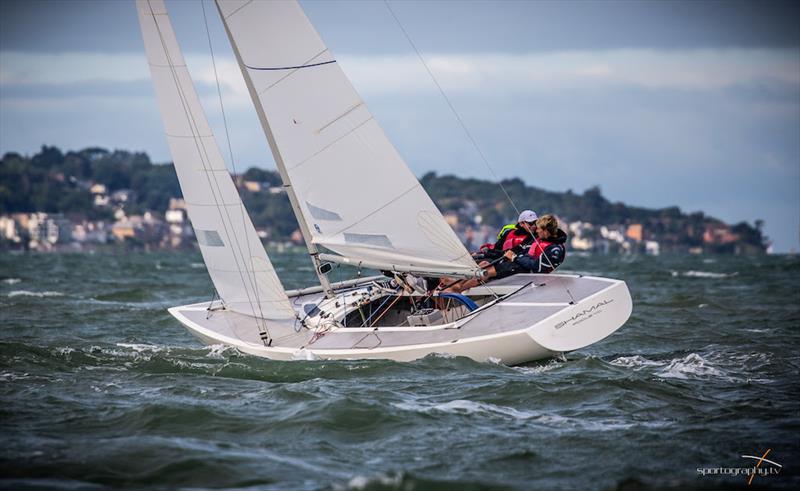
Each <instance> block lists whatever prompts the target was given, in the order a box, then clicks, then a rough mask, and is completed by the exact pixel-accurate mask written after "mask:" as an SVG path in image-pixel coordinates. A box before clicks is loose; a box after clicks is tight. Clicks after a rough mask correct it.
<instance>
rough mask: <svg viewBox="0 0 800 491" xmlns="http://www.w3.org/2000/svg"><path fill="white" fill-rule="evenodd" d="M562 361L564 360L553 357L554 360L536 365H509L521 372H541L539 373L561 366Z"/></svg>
mask: <svg viewBox="0 0 800 491" xmlns="http://www.w3.org/2000/svg"><path fill="white" fill-rule="evenodd" d="M561 363H562V362H561V361H560V360H555V359H553V360H550V361H548V362H547V363H543V364H538V365H534V366H529V367H525V366H514V367H509V368H511V369H512V370H515V371H517V372H521V373H526V374H539V373H544V372H549V371H550V370H552V369H554V368H557V367H559V366H560V365H561Z"/></svg>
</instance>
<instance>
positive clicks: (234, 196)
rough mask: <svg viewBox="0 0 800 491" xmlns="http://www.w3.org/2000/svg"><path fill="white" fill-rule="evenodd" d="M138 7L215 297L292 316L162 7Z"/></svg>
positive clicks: (235, 306) (236, 306) (270, 314)
mask: <svg viewBox="0 0 800 491" xmlns="http://www.w3.org/2000/svg"><path fill="white" fill-rule="evenodd" d="M136 5H137V10H138V13H139V22H140V26H141V30H142V37H143V39H144V44H145V50H146V52H147V59H148V63H149V65H150V71H151V74H152V78H153V82H154V84H155V89H156V97H157V99H158V105H159V109H160V112H161V116H162V119H163V122H164V130H165V132H164V133H165V135H166V138H167V143H168V145H169V148H170V153H171V154H172V158H173V162H174V164H175V171H176V173H177V175H178V181H179V184H180V186H181V191H182V192H183V196H184V199H185V201H186V208H187V212H188V215H189V219H190V221H191V223H192V227H193V228H194V230H195V235H196V236H197V240H198V244H199V247H200V252H201V254H202V255H203V261H204V262H205V264H206V267H207V269H208V272H209V275H210V276H211V280H212V282H213V283H214V287H215V289H216V290H217V293H218V294H219V296H220V298H221V299H222V300H223V302H224V303H225V305H226V308H228V309H229V310H232V311H235V312H240V313H243V314H247V315H252V316H256V317H263V318H267V319H290V318H293V317H295V315H296V314H295V312H294V309H293V308H292V306H291V303H290V302H289V299H288V297H287V296H286V293H285V291H284V289H283V286H282V285H281V283H280V280H279V279H278V277H277V275H276V274H275V268H274V267H273V266H272V263H271V262H270V260H269V258H268V257H267V255H266V252H265V250H264V247H263V245H262V244H261V241H260V240H259V239H258V236H257V234H256V231H255V228H254V227H253V223H252V222H251V221H250V217H249V216H248V215H247V212H246V211H245V209H244V205H243V204H242V201H241V198H240V197H239V193H238V192H237V190H236V187H235V186H234V184H233V180H232V179H231V176H230V173H229V172H228V169H227V166H226V165H225V161H224V159H223V158H222V155H221V153H220V151H219V147H218V145H217V142H216V140H215V139H214V136H213V132H212V131H211V127H210V125H209V124H208V120H207V119H206V116H205V113H204V111H203V108H202V106H201V105H200V100H199V98H198V95H197V92H196V91H195V89H194V85H193V83H192V79H191V76H190V75H189V72H188V69H187V68H186V64H185V62H184V58H183V55H182V53H181V50H180V48H179V46H178V43H177V39H176V38H175V33H174V31H173V29H172V25H171V22H170V19H169V16H168V14H167V10H166V7H165V5H164V2H163V0H137V2H136Z"/></svg>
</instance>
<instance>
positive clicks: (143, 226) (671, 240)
mask: <svg viewBox="0 0 800 491" xmlns="http://www.w3.org/2000/svg"><path fill="white" fill-rule="evenodd" d="M236 181H237V184H238V187H239V188H240V192H242V193H248V194H251V195H259V194H262V193H265V194H269V195H272V196H276V195H283V194H284V193H285V191H284V189H283V188H282V187H280V186H271V185H270V183H268V182H258V181H249V180H246V179H244V178H242V177H241V176H239V177H238V178H237V180H236ZM85 186H86V187H87V189H88V191H89V192H90V193H91V196H92V206H93V207H95V208H97V209H98V210H100V211H103V212H106V213H107V214H109V215H111V216H112V217H113V218H112V219H103V220H90V219H88V218H86V217H85V216H80V215H77V214H74V213H73V214H65V213H47V212H40V211H37V212H18V213H10V214H4V215H0V248H2V249H13V250H33V251H62V252H63V251H86V250H95V249H102V248H109V247H127V248H135V249H144V250H156V249H185V248H193V247H195V246H196V241H195V239H194V232H193V230H192V228H191V225H190V223H189V218H188V215H187V212H186V205H185V202H184V201H183V199H181V198H178V197H171V198H170V199H169V204H168V207H167V209H165V210H147V211H145V212H144V213H141V214H134V213H129V212H128V208H129V206H128V205H129V203H131V202H132V201H133V199H134V196H133V191H131V190H129V189H120V190H116V191H113V192H111V191H109V189H108V188H107V187H106V186H105V185H103V184H100V183H92V182H89V183H86V184H85ZM443 214H444V218H445V220H446V221H447V222H448V223H449V224H450V225H451V226H452V227H453V229H454V230H455V231H456V233H457V235H458V236H459V238H461V240H462V242H463V243H464V244H465V246H466V247H467V249H469V250H476V249H477V248H478V247H480V246H481V244H485V243H491V242H494V241H495V235H496V233H497V230H498V228H499V226H501V225H502V224H498V223H491V224H487V223H485V220H484V218H483V216H482V215H481V213H480V211H479V210H478V209H477V206H476V205H475V203H474V202H471V201H469V200H466V201H465V203H464V206H462V207H461V208H460V209H458V210H447V211H444V213H443ZM559 221H560V222H561V223H562V228H564V229H565V231H566V232H567V234H568V236H569V248H570V249H571V250H573V251H585V252H593V253H604V254H609V253H623V254H649V255H658V254H660V253H662V252H670V253H676V252H679V253H689V254H702V253H735V254H744V253H758V252H762V251H763V252H769V248H768V247H765V248H763V249H759V248H758V247H757V246H753V245H752V244H748V243H745V242H743V241H742V236H741V234H740V233H737V231H736V230H735V227H731V226H729V225H726V224H724V223H721V222H712V223H706V224H705V225H704V226H703V228H702V229H701V230H690V231H688V232H690V233H691V235H699V237H700V240H699V241H695V242H686V241H681V240H680V237H678V235H677V234H661V235H660V236H659V233H658V232H657V230H656V229H658V228H660V229H663V228H664V223H655V224H649V225H651V226H648V224H644V223H617V224H610V225H608V224H603V225H600V224H593V223H590V222H588V221H582V220H569V218H568V217H559ZM256 230H257V232H258V235H259V237H261V239H262V241H263V242H264V243H265V244H266V245H267V246H271V247H278V248H287V247H292V246H302V244H303V238H302V235H301V233H300V230H299V228H295V229H294V231H293V232H292V233H291V234H289V235H288V237H287V236H283V235H281V234H277V233H276V231H275V230H274V229H273V227H270V226H269V224H264V223H259V224H256ZM685 232H686V231H685ZM684 235H688V234H684Z"/></svg>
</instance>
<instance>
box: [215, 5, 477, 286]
mask: <svg viewBox="0 0 800 491" xmlns="http://www.w3.org/2000/svg"><path fill="white" fill-rule="evenodd" d="M217 6H218V8H219V10H220V14H221V16H222V18H223V22H224V24H225V27H226V30H227V31H228V35H229V37H230V38H231V44H232V45H233V48H234V52H235V53H236V56H237V59H238V61H239V64H240V66H241V68H242V73H243V74H244V78H245V82H246V83H247V85H248V88H249V90H250V94H251V96H252V97H253V102H254V104H255V106H256V110H257V112H258V113H259V117H260V119H261V123H262V126H263V127H264V131H265V133H266V135H267V139H268V140H269V142H270V146H271V148H272V151H273V154H274V156H275V160H276V162H277V165H278V168H279V170H280V171H281V174H282V176H283V177H284V180H285V181H287V182H285V184H288V185H290V186H291V187H292V191H293V192H294V198H295V199H294V200H293V201H295V203H293V205H294V206H295V207H296V210H295V211H296V212H299V214H300V215H301V216H299V217H298V219H300V220H301V221H305V224H306V225H307V226H306V227H305V228H306V230H307V233H310V235H311V237H306V240H311V241H312V242H313V243H314V244H316V245H320V246H324V247H326V248H328V249H331V250H333V251H334V252H337V253H339V254H341V255H342V256H344V257H345V258H347V259H348V260H349V261H350V262H351V263H352V264H357V263H358V262H360V261H363V262H364V263H369V264H372V265H379V266H380V265H387V269H388V268H390V267H391V265H395V266H397V267H402V268H405V270H409V268H410V269H413V270H419V271H426V270H428V271H448V272H452V273H462V274H463V273H468V272H470V271H474V270H475V269H476V268H477V265H476V264H475V261H474V260H473V259H472V258H471V257H470V255H469V253H468V252H467V250H466V249H465V248H464V246H463V244H462V243H461V242H460V241H459V240H458V237H457V236H456V235H455V233H454V232H453V230H452V229H451V228H450V226H449V225H448V224H447V222H445V220H444V218H443V217H442V215H441V213H440V212H439V210H438V209H437V208H436V206H435V205H434V203H433V201H431V199H430V197H429V196H428V194H427V193H426V192H425V190H424V189H423V188H422V186H421V185H420V183H419V181H418V180H417V179H416V177H415V176H414V175H413V174H412V173H411V171H410V170H409V169H408V167H407V166H406V164H405V162H403V159H402V158H401V157H400V155H399V154H398V153H397V151H396V150H395V148H394V146H392V144H391V143H390V142H389V140H388V139H387V138H386V135H385V134H384V132H383V130H382V129H381V127H380V126H379V125H378V123H377V122H376V121H375V119H374V118H373V116H372V114H371V113H370V111H369V110H368V109H367V107H366V105H365V104H364V101H362V100H361V98H360V97H359V95H358V93H356V91H355V89H354V88H353V86H352V85H351V84H350V81H349V80H348V79H347V77H346V76H345V74H344V72H343V71H342V70H341V68H340V67H339V65H338V64H337V63H336V61H335V59H334V57H333V55H332V54H331V53H330V52H329V51H328V49H327V48H326V46H325V44H324V43H323V41H322V40H321V39H320V37H319V35H318V34H317V32H316V31H315V30H314V27H313V26H312V25H311V23H310V22H309V21H308V19H307V18H306V16H305V14H304V13H303V10H302V8H301V7H300V5H298V4H297V2H295V1H294V0H290V1H284V0H275V1H248V0H217ZM297 208H299V210H298V209H297ZM401 270H402V269H401Z"/></svg>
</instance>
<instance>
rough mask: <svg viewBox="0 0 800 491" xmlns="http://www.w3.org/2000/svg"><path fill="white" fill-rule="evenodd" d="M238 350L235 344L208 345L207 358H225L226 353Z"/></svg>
mask: <svg viewBox="0 0 800 491" xmlns="http://www.w3.org/2000/svg"><path fill="white" fill-rule="evenodd" d="M237 352H238V350H237V349H236V348H234V347H233V346H228V345H225V344H212V345H209V346H208V354H207V355H206V358H214V359H217V360H224V359H225V357H226V356H225V355H226V354H228V353H237Z"/></svg>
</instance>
